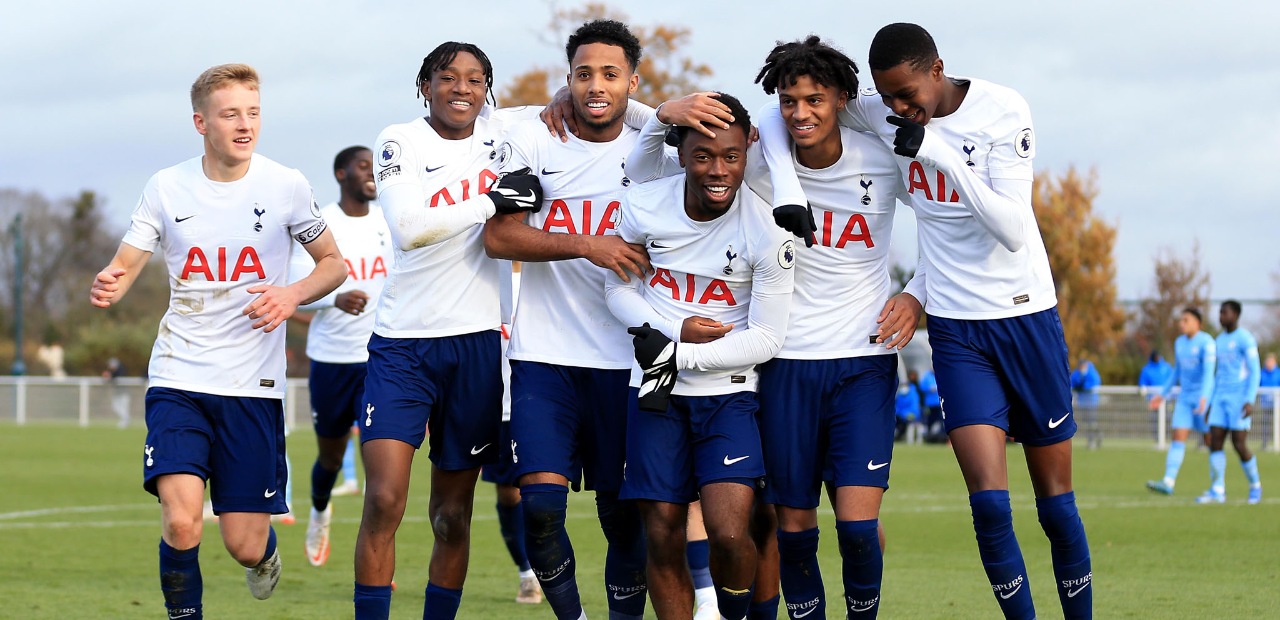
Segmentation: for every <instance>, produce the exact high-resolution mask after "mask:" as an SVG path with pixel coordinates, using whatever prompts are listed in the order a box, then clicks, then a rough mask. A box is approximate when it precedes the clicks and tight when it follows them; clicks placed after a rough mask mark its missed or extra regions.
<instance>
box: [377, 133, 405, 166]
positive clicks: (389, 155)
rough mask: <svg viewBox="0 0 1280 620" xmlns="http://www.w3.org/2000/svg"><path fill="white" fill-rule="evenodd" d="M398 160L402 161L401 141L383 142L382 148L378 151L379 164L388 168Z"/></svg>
mask: <svg viewBox="0 0 1280 620" xmlns="http://www.w3.org/2000/svg"><path fill="white" fill-rule="evenodd" d="M397 161H400V143H399V142H396V141H395V140H387V141H386V142H383V143H382V149H381V150H379V151H378V165H379V166H382V167H383V168H386V167H387V166H390V165H391V164H394V163H396V162H397Z"/></svg>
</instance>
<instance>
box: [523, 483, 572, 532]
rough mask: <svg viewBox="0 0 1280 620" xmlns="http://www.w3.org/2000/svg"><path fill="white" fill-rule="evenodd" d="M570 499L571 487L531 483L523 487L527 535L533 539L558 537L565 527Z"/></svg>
mask: <svg viewBox="0 0 1280 620" xmlns="http://www.w3.org/2000/svg"><path fill="white" fill-rule="evenodd" d="M568 499H569V489H568V488H566V487H560V486H559V485H552V484H531V485H526V486H524V487H523V488H521V489H520V504H521V506H523V508H524V531H525V537H526V538H527V539H529V540H533V541H548V540H551V539H554V538H556V537H558V536H559V535H560V531H561V530H563V529H564V518H565V509H566V506H567V502H568Z"/></svg>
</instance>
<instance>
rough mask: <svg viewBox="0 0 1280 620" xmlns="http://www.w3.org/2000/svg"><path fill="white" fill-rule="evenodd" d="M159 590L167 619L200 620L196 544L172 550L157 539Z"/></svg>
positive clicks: (201, 589)
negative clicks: (189, 619)
mask: <svg viewBox="0 0 1280 620" xmlns="http://www.w3.org/2000/svg"><path fill="white" fill-rule="evenodd" d="M160 591H161V592H162V593H163V594H164V606H165V609H166V610H168V612H169V618H170V619H175V618H193V619H195V620H199V619H200V618H203V617H204V605H203V599H204V580H203V578H202V577H201V575H200V546H199V545H196V546H194V547H192V548H190V549H174V548H173V547H171V546H169V544H168V543H166V542H165V541H164V539H161V540H160Z"/></svg>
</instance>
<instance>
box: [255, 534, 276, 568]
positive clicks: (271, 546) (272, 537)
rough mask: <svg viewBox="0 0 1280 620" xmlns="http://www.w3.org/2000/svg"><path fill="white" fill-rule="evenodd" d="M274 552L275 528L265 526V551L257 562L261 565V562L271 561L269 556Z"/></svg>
mask: <svg viewBox="0 0 1280 620" xmlns="http://www.w3.org/2000/svg"><path fill="white" fill-rule="evenodd" d="M275 552H276V528H274V527H271V526H270V525H268V526H267V550H266V552H265V553H263V554H262V559H261V560H259V561H258V564H259V565H261V564H262V563H263V562H266V561H267V560H270V559H271V554H273V553H275Z"/></svg>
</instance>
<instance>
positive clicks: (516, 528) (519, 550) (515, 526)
mask: <svg viewBox="0 0 1280 620" xmlns="http://www.w3.org/2000/svg"><path fill="white" fill-rule="evenodd" d="M498 529H500V530H502V541H503V542H505V543H507V553H510V554H511V561H512V562H515V563H516V567H517V568H519V569H520V571H521V572H524V571H527V570H529V556H528V554H526V553H525V552H524V509H523V508H522V507H521V505H520V504H516V505H514V506H503V505H502V503H501V502H499V503H498Z"/></svg>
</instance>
